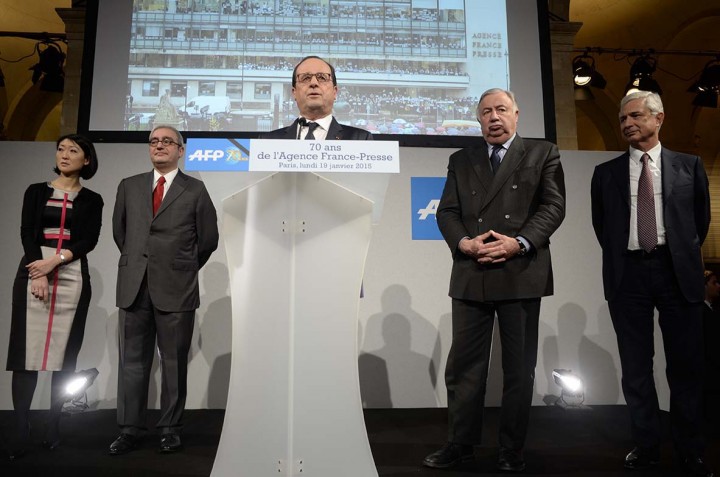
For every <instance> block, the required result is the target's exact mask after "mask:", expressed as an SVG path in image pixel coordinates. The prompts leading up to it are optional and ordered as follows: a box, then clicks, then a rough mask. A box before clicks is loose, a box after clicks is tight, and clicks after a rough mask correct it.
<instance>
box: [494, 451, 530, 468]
mask: <svg viewBox="0 0 720 477" xmlns="http://www.w3.org/2000/svg"><path fill="white" fill-rule="evenodd" d="M497 468H498V470H501V471H503V472H522V471H523V470H525V460H524V459H523V457H522V452H520V451H516V450H512V449H500V454H498V461H497Z"/></svg>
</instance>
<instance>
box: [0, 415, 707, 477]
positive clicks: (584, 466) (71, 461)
mask: <svg viewBox="0 0 720 477" xmlns="http://www.w3.org/2000/svg"><path fill="white" fill-rule="evenodd" d="M223 415H224V411H222V410H193V411H187V412H186V426H185V429H184V431H183V442H184V444H185V450H184V451H183V452H181V453H178V454H173V455H160V454H158V453H157V452H156V448H157V446H158V437H157V436H156V435H154V434H151V435H149V436H148V437H147V438H146V439H145V441H144V445H143V447H142V448H141V449H139V450H136V451H134V452H131V453H129V454H127V455H124V456H116V457H111V456H109V455H107V448H108V446H109V445H110V443H111V442H112V441H113V439H115V437H117V428H116V426H115V411H114V410H102V411H88V412H85V413H83V414H79V415H74V416H64V417H63V421H62V424H61V431H62V436H63V445H62V446H61V447H60V448H58V449H56V450H55V451H52V452H51V451H47V450H45V449H42V448H41V447H40V445H39V442H40V441H41V440H42V429H43V424H42V421H43V417H44V413H43V412H42V411H33V414H32V425H33V429H34V430H36V432H35V434H36V435H34V441H35V445H34V446H33V448H32V450H31V452H30V453H29V454H27V455H26V456H25V457H24V458H22V459H20V460H18V461H14V462H10V461H9V460H8V459H7V456H6V454H5V455H3V456H2V459H0V476H2V477H19V476H32V477H45V476H48V477H65V476H68V477H69V476H72V477H114V476H131V477H161V476H174V477H196V476H209V475H210V472H211V470H212V465H213V460H214V458H215V452H216V449H217V444H218V440H219V437H220V431H221V429H222V422H223ZM485 417H486V424H485V439H484V442H483V445H482V446H479V447H478V448H476V451H475V454H476V459H475V462H472V463H468V464H464V465H463V466H461V467H458V468H456V469H453V470H444V471H439V470H433V469H428V468H425V467H423V466H422V465H421V462H422V459H423V458H424V457H425V455H427V454H429V453H430V452H433V451H435V450H437V448H438V447H439V446H441V445H442V444H443V443H444V442H445V439H446V424H445V421H446V410H445V409H382V410H380V409H371V410H366V411H365V421H366V424H367V430H368V436H369V439H370V445H371V447H372V451H373V455H374V457H375V464H376V466H377V469H378V473H379V475H380V476H381V477H407V476H419V477H436V476H437V477H469V476H473V475H477V474H482V475H507V474H501V473H499V472H497V471H496V470H495V459H496V448H495V445H496V444H495V443H496V434H497V424H498V417H499V410H498V409H496V408H490V409H488V410H487V411H486V414H485ZM667 417H668V416H667V415H664V419H665V420H666V421H667ZM11 418H12V412H11V411H2V412H0V426H2V435H3V440H2V448H3V449H5V447H6V442H7V441H6V439H5V436H7V433H8V429H9V427H10V424H11V422H12V419H11ZM156 418H157V413H155V412H153V413H151V416H150V419H151V422H153V421H152V420H153V419H156ZM666 427H667V422H666ZM715 432H716V433H717V431H715ZM668 434H669V432H668ZM258 439H262V435H259V436H258ZM631 447H632V443H631V441H630V436H629V423H628V415H627V409H626V408H625V406H596V407H593V408H592V409H591V410H587V411H563V410H562V409H560V408H556V407H534V408H533V409H532V413H531V421H530V431H529V434H528V439H527V447H526V451H525V459H526V461H527V471H526V472H525V473H524V474H523V475H526V476H544V477H548V476H583V477H601V476H602V477H606V476H607V477H609V476H624V477H627V476H628V475H630V474H629V473H628V472H627V471H625V470H624V469H623V467H622V459H623V457H624V454H625V453H627V452H628V451H629V450H630V448H631ZM327 451H328V453H330V452H332V449H327ZM662 451H663V453H662V462H661V465H660V467H659V468H658V469H655V470H653V471H652V472H649V473H642V472H632V475H633V476H638V477H640V476H644V475H647V476H653V477H656V476H660V477H662V476H668V477H669V476H677V475H681V473H680V472H679V471H678V469H677V468H676V467H675V464H674V455H673V449H672V444H671V442H670V438H669V435H668V436H666V439H665V442H664V444H663V449H662ZM707 462H708V464H709V465H711V467H712V468H713V469H714V470H716V471H718V470H720V437H718V435H717V434H715V435H714V436H710V437H709V438H708V449H707ZM237 476H240V477H264V476H244V475H243V474H242V469H238V473H237ZM309 477H312V476H309ZM337 477H342V471H341V470H340V471H338V474H337Z"/></svg>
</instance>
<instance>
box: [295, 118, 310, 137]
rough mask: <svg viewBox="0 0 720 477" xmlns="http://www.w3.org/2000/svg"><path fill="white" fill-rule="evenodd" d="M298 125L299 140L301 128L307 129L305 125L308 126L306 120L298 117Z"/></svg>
mask: <svg viewBox="0 0 720 477" xmlns="http://www.w3.org/2000/svg"><path fill="white" fill-rule="evenodd" d="M298 125H299V126H300V127H299V128H298V132H297V139H300V133H302V128H304V127H307V125H308V120H307V119H305V118H303V117H299V118H298Z"/></svg>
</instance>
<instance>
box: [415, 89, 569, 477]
mask: <svg viewBox="0 0 720 477" xmlns="http://www.w3.org/2000/svg"><path fill="white" fill-rule="evenodd" d="M519 114H520V112H519V109H518V106H517V102H516V101H515V96H514V95H513V94H512V93H511V92H510V91H505V90H502V89H497V88H496V89H491V90H488V91H486V92H485V93H483V95H482V96H481V97H480V102H479V103H478V107H477V118H478V120H479V121H480V126H481V128H482V133H483V137H484V140H480V141H478V143H477V145H474V146H471V147H468V148H465V149H463V150H461V151H458V152H456V153H454V154H453V155H451V156H450V162H449V164H448V173H447V182H446V183H445V189H444V190H443V193H442V197H441V198H440V204H439V206H438V210H437V222H438V226H439V227H440V231H441V232H442V234H443V237H444V238H445V241H446V242H447V244H448V246H449V247H450V251H451V253H452V259H453V267H452V274H451V277H450V292H449V295H450V297H451V298H452V328H453V337H452V348H451V349H450V354H449V356H448V360H447V365H446V367H445V385H446V387H447V397H448V421H449V422H448V441H447V443H446V444H445V445H444V446H443V447H442V448H441V449H440V450H438V451H437V452H434V453H432V454H430V455H429V456H427V457H426V458H425V460H424V461H423V464H424V465H425V466H427V467H433V468H441V469H442V468H449V467H453V466H455V465H457V464H459V463H461V462H463V461H469V460H472V458H473V446H475V445H477V444H480V440H481V434H482V425H483V407H484V404H485V389H486V382H487V376H488V364H489V362H490V349H491V344H492V335H493V326H494V321H495V317H496V316H497V320H498V325H499V328H500V342H501V345H502V361H503V363H502V367H503V396H502V410H501V414H500V429H499V437H498V440H499V446H500V450H499V453H498V460H497V468H498V469H499V470H501V471H506V472H519V471H522V470H524V469H525V460H524V458H523V447H524V444H525V436H526V434H527V427H528V419H529V415H530V405H531V403H532V396H533V384H534V380H535V364H536V362H537V346H538V323H539V317H540V299H541V297H543V296H548V295H551V294H552V293H553V278H552V265H551V263H550V236H551V235H552V234H553V232H555V230H557V228H558V227H559V226H560V224H561V223H562V221H563V219H564V217H565V181H564V176H563V170H562V166H561V165H560V154H559V153H558V149H557V147H556V146H555V145H554V144H552V143H549V142H547V141H541V140H535V139H524V138H521V137H520V135H518V134H517V132H516V131H517V124H518V117H519Z"/></svg>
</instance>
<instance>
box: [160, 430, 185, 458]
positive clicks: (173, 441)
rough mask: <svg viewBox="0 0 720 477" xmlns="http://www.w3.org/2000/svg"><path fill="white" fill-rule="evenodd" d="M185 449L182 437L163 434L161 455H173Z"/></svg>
mask: <svg viewBox="0 0 720 477" xmlns="http://www.w3.org/2000/svg"><path fill="white" fill-rule="evenodd" d="M182 448H183V445H182V441H181V440H180V436H179V435H177V434H163V435H162V437H160V453H161V454H172V453H173V452H177V451H179V450H181V449H182Z"/></svg>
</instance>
